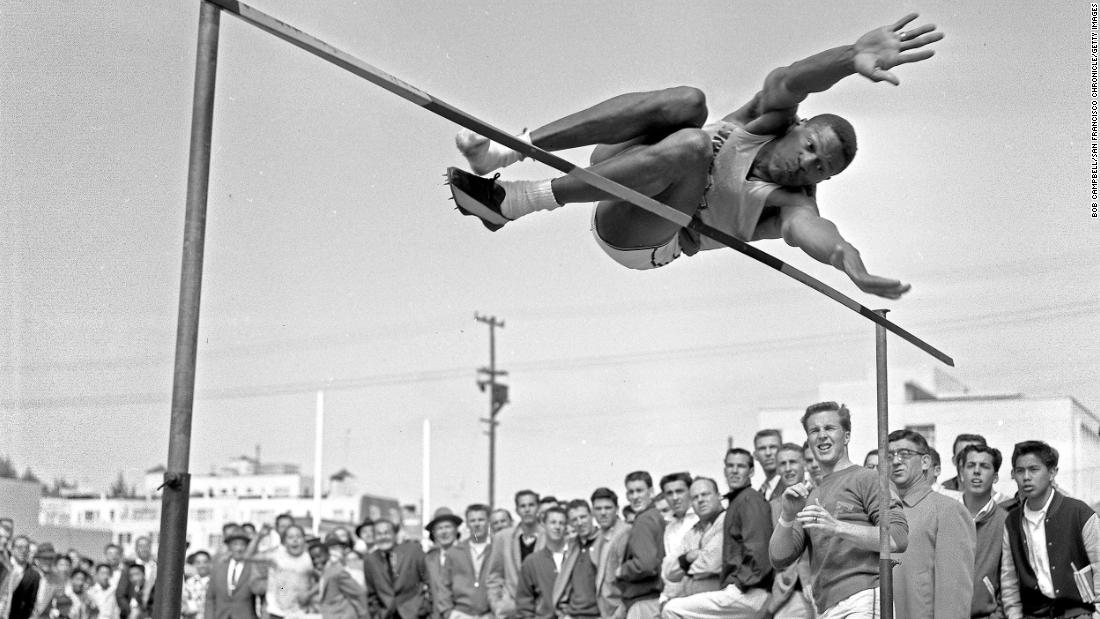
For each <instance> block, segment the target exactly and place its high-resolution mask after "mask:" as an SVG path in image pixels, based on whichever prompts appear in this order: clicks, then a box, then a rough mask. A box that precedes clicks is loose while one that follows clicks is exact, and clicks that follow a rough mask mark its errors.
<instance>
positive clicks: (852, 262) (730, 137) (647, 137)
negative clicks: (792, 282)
mask: <svg viewBox="0 0 1100 619" xmlns="http://www.w3.org/2000/svg"><path fill="white" fill-rule="evenodd" d="M916 18H917V15H916V14H910V15H907V16H905V17H903V18H901V19H899V20H898V21H897V22H895V23H893V24H891V25H888V26H883V27H880V28H875V29H874V30H871V31H870V32H868V33H866V34H864V35H863V36H861V37H859V39H857V40H856V42H855V43H854V44H851V45H844V46H841V47H836V48H833V49H829V50H826V51H824V52H821V53H818V54H814V55H813V56H810V57H808V58H805V59H803V60H799V61H797V62H795V63H793V64H791V65H789V66H786V67H780V68H778V69H775V70H774V71H772V72H771V73H770V74H769V75H768V76H767V78H766V79H765V80H764V86H763V88H762V89H761V90H760V91H759V92H758V93H756V95H755V96H754V97H753V98H752V99H751V100H750V101H749V102H748V103H746V104H745V105H743V106H742V107H741V108H739V109H738V110H736V111H734V112H733V113H731V114H728V115H727V116H725V117H724V118H722V119H721V120H720V121H718V122H714V123H710V124H706V120H707V116H708V110H707V106H706V99H705V95H704V94H703V93H702V92H701V91H699V90H698V89H695V88H691V87H683V86H681V87H676V88H669V89H665V90H660V91H653V92H639V93H630V94H624V95H620V96H618V97H614V98H612V99H609V100H607V101H604V102H602V103H598V104H596V105H595V106H593V107H590V108H588V109H586V110H583V111H580V112H577V113H575V114H571V115H569V116H566V117H564V118H561V119H559V120H555V121H553V122H551V123H549V124H547V125H544V126H542V127H539V128H538V129H535V130H534V131H531V132H524V133H522V134H520V135H519V136H517V137H518V138H519V139H520V140H522V141H524V142H526V143H528V144H532V145H533V146H536V147H538V148H541V149H543V150H547V151H556V150H563V149H568V148H576V147H581V146H591V145H595V146H596V148H595V150H594V151H593V153H592V156H591V164H592V166H591V167H590V168H589V170H590V171H591V172H593V173H595V174H598V175H600V176H602V177H604V178H607V179H609V180H611V181H614V182H617V183H620V184H622V185H625V186H626V187H628V188H631V189H634V190H636V191H638V192H640V193H642V194H644V195H645V196H649V197H652V198H654V199H656V200H658V201H660V202H663V203H665V204H667V205H669V206H670V207H672V208H674V209H676V210H677V211H679V212H681V213H683V214H684V215H686V216H687V217H690V218H691V219H692V221H693V222H694V221H698V222H701V223H702V224H705V225H707V226H709V227H711V228H715V229H718V230H722V231H724V232H727V233H729V234H732V235H733V236H734V237H736V238H738V239H740V240H742V241H756V240H761V239H777V238H782V239H783V240H785V241H786V242H787V243H788V244H789V245H791V246H794V247H798V248H799V249H801V250H802V251H804V252H805V253H807V254H808V255H809V256H810V257H812V258H814V259H815V260H818V261H819V262H822V263H825V264H830V265H832V266H833V267H835V268H837V269H839V270H841V271H843V272H844V273H845V274H846V275H847V276H848V277H849V278H850V279H851V280H852V282H853V283H855V284H856V286H858V287H859V289H860V290H862V291H864V292H867V293H870V294H875V295H878V296H881V297H886V298H889V299H898V298H900V297H901V296H902V295H903V294H905V293H906V292H908V290H909V288H910V286H909V285H908V284H904V283H902V282H901V281H899V280H896V279H890V278H885V277H879V276H876V275H872V274H870V273H868V271H867V269H866V267H865V266H864V264H863V260H862V258H861V257H860V253H859V250H857V249H856V248H855V247H854V246H853V245H852V244H851V243H849V242H848V241H846V240H845V239H844V238H843V236H841V234H840V232H839V231H838V230H837V227H836V225H835V224H833V222H831V221H830V220H828V219H826V218H824V217H822V216H821V215H820V213H819V211H818V206H817V200H816V197H815V196H816V186H817V184H818V183H819V182H821V181H824V180H827V179H829V178H831V177H832V176H834V175H835V174H838V173H840V172H841V171H843V170H844V169H845V168H846V167H847V166H848V165H849V164H850V163H851V161H852V158H853V157H854V155H855V151H856V138H855V131H854V129H853V128H852V125H851V124H850V123H849V122H848V121H846V120H845V119H843V118H841V117H839V116H836V115H833V114H821V115H818V116H814V117H813V118H809V119H802V118H800V117H799V116H798V106H799V104H800V103H801V102H802V101H804V100H805V99H806V98H807V97H808V96H809V95H810V94H812V93H816V92H823V91H825V90H827V89H829V88H830V87H832V86H833V85H834V84H836V83H837V82H839V81H840V80H841V79H843V78H845V77H847V76H849V75H855V74H859V75H862V76H864V77H865V78H867V79H869V80H871V81H872V82H889V83H891V84H894V85H898V84H899V83H900V82H899V80H898V78H897V76H896V75H894V74H893V73H892V72H891V71H890V69H892V68H894V67H896V66H899V65H902V64H906V63H911V62H919V61H922V60H926V59H928V58H930V57H932V55H933V54H934V51H933V50H931V49H927V48H926V46H928V45H930V44H931V43H934V42H936V41H939V40H940V39H942V38H943V34H942V33H941V32H938V31H937V30H936V27H935V26H934V25H931V24H925V25H922V26H917V27H914V28H912V29H909V30H906V29H905V27H906V26H907V25H908V24H909V23H911V22H912V21H913V20H915V19H916ZM921 48H925V49H921ZM455 142H456V144H457V146H458V148H459V150H460V151H461V152H462V154H463V155H464V156H465V157H466V159H467V161H468V162H469V164H470V167H471V169H472V170H473V171H474V172H475V173H476V174H487V173H489V172H492V171H494V170H497V169H499V168H502V167H505V166H508V165H510V164H512V163H515V162H517V161H519V160H521V159H522V158H523V155H522V154H521V153H519V152H517V151H515V150H512V149H511V148H508V147H506V146H503V145H501V144H498V143H496V142H493V141H490V140H489V139H488V138H484V137H482V136H480V135H478V134H477V133H474V132H472V131H470V130H468V129H467V130H464V131H462V132H460V133H459V134H458V135H457V136H456V138H455ZM447 176H448V180H449V183H450V185H451V191H452V194H453V196H454V198H455V201H456V203H457V205H458V208H459V210H460V211H461V212H462V213H463V214H466V215H474V216H477V217H479V218H480V219H481V220H482V222H483V223H484V224H485V226H486V227H487V228H489V229H490V230H498V229H500V228H501V227H503V226H504V225H505V224H506V223H508V222H509V221H512V220H515V219H518V218H520V217H523V216H525V215H528V214H530V213H532V212H535V211H540V210H552V209H556V208H558V207H560V206H563V205H566V204H570V203H578V202H597V201H598V202H599V204H598V205H597V206H596V208H595V210H594V211H593V225H592V229H593V234H594V235H595V237H596V241H597V243H598V244H599V245H600V247H601V248H602V249H603V250H604V251H605V252H606V253H607V254H608V255H609V256H611V257H612V258H613V259H614V260H615V261H616V262H619V263H620V264H622V265H624V266H626V267H629V268H633V269H651V268H656V267H660V266H664V265H666V264H668V263H669V262H672V261H673V260H675V259H676V258H678V257H679V256H680V254H681V253H685V254H688V255H693V254H695V253H696V252H698V251H700V250H707V249H714V248H716V247H722V246H724V244H723V243H720V242H718V241H716V240H713V239H711V238H708V236H707V235H700V234H699V233H698V232H697V231H696V230H694V229H692V227H690V226H684V225H682V224H680V223H676V222H673V221H671V220H669V219H667V218H664V217H660V216H657V215H655V214H653V213H651V212H649V211H646V210H643V209H641V208H638V207H637V206H635V205H634V204H631V203H630V202H627V201H625V200H622V199H619V198H616V197H615V196H613V195H611V194H609V193H608V192H605V191H604V190H602V189H599V188H597V187H594V186H592V185H590V184H588V183H585V182H583V181H582V180H579V179H578V178H576V177H575V176H574V175H565V176H559V177H557V178H553V179H548V180H542V181H507V180H500V179H499V176H500V175H499V174H497V175H496V176H494V177H493V178H491V179H487V178H482V177H481V176H476V175H474V174H470V173H468V172H466V171H464V170H460V169H457V168H450V169H448V173H447Z"/></svg>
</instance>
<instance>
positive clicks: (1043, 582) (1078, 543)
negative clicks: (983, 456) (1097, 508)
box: [1001, 441, 1100, 619]
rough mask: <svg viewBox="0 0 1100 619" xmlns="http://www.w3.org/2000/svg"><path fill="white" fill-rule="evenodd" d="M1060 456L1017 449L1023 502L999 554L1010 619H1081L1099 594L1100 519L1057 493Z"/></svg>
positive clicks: (1012, 513)
mask: <svg viewBox="0 0 1100 619" xmlns="http://www.w3.org/2000/svg"><path fill="white" fill-rule="evenodd" d="M1057 474H1058V451H1057V450H1055V449H1054V448H1053V447H1051V446H1050V445H1048V444H1046V443H1044V442H1042V441H1024V442H1022V443H1016V447H1015V449H1013V450H1012V477H1013V478H1014V479H1015V480H1016V485H1017V486H1018V487H1019V489H1020V499H1021V502H1020V503H1019V504H1017V505H1016V506H1015V507H1013V508H1012V509H1011V510H1009V512H1008V518H1007V519H1006V520H1005V533H1004V538H1003V540H1002V549H1001V585H1002V591H1001V599H1002V601H1003V603H1004V610H1005V615H1006V616H1007V617H1008V619H1020V618H1021V617H1025V616H1026V617H1080V616H1089V615H1090V614H1092V613H1095V612H1096V609H1097V604H1096V595H1097V593H1100V518H1098V516H1097V515H1096V512H1094V511H1092V509H1091V508H1090V507H1089V506H1088V505H1085V504H1084V503H1082V502H1081V501H1078V500H1077V499H1073V498H1070V497H1067V496H1065V495H1063V494H1062V493H1061V492H1058V491H1057V490H1055V489H1054V477H1055V476H1056V475H1057Z"/></svg>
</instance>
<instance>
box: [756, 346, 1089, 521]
mask: <svg viewBox="0 0 1100 619" xmlns="http://www.w3.org/2000/svg"><path fill="white" fill-rule="evenodd" d="M888 376H889V388H888V391H889V393H888V395H889V419H890V422H889V430H891V431H892V430H897V429H901V428H910V429H913V430H916V431H917V432H920V433H921V434H922V435H924V436H925V437H926V438H927V439H928V442H929V444H931V446H932V447H934V448H935V449H936V450H937V451H939V452H940V454H942V457H943V459H944V462H943V474H942V476H941V477H940V481H941V482H942V481H946V480H947V479H949V478H951V477H954V476H955V470H954V467H953V466H952V464H951V462H950V459H951V446H952V443H953V442H954V440H955V436H956V435H958V434H964V433H967V434H981V435H982V436H984V437H985V438H986V440H987V441H988V442H989V445H990V446H991V447H996V448H997V449H999V450H1001V453H1002V454H1004V463H1003V464H1002V465H1001V470H1000V481H999V483H998V484H997V485H996V489H997V490H998V491H1000V492H1002V493H1004V494H1008V495H1012V494H1014V493H1015V492H1016V485H1015V484H1014V483H1013V481H1012V476H1011V468H1012V462H1011V456H1012V448H1013V446H1014V445H1015V444H1016V443H1018V442H1020V441H1025V440H1041V441H1045V442H1047V443H1049V444H1051V445H1052V446H1053V447H1054V448H1055V449H1057V450H1058V453H1059V455H1060V461H1059V466H1058V469H1059V471H1058V476H1057V478H1056V483H1057V484H1058V486H1059V487H1060V488H1061V489H1062V490H1064V491H1065V492H1067V493H1069V494H1070V495H1072V496H1074V497H1076V498H1079V499H1081V500H1083V501H1085V502H1086V503H1088V504H1090V505H1093V504H1095V503H1096V502H1097V501H1100V417H1098V416H1097V415H1096V414H1094V413H1093V412H1092V411H1090V410H1088V409H1087V408H1085V407H1084V406H1082V405H1081V403H1080V402H1078V401H1077V400H1075V399H1073V398H1072V397H1070V396H1053V397H1027V396H1023V395H1020V394H975V393H972V392H971V391H970V389H968V388H967V387H966V386H965V385H963V384H961V383H960V382H958V381H957V380H955V379H954V378H952V377H951V376H949V375H948V374H946V373H944V372H943V371H941V370H939V369H938V368H932V369H928V370H924V371H919V372H913V371H910V372H901V371H895V372H891V373H889V374H888ZM914 377H916V378H914ZM827 400H833V401H836V402H841V403H844V404H846V405H847V406H848V409H849V410H851V412H852V441H851V443H850V444H849V445H848V453H849V455H850V456H851V458H852V460H853V461H855V462H857V463H862V462H863V457H864V456H865V455H866V454H867V452H868V451H870V450H872V449H874V448H875V447H876V446H877V440H878V439H877V434H876V423H875V419H876V393H875V377H874V374H873V371H872V373H871V374H870V375H869V376H868V377H867V378H866V379H864V380H860V381H853V382H846V383H823V384H822V385H820V386H819V388H818V397H817V399H816V400H815V401H827ZM812 403H813V402H805V403H799V405H798V406H797V407H791V408H780V409H763V410H760V411H759V412H758V413H757V427H758V428H778V429H779V430H781V431H782V432H783V437H784V440H786V441H790V442H795V443H799V444H801V443H802V442H803V441H805V440H806V433H805V431H804V430H803V429H802V425H801V423H800V419H801V417H802V413H803V412H804V411H805V407H806V406H808V405H809V404H812ZM745 442H751V435H750V436H749V437H748V440H747V441H745ZM750 448H751V447H750Z"/></svg>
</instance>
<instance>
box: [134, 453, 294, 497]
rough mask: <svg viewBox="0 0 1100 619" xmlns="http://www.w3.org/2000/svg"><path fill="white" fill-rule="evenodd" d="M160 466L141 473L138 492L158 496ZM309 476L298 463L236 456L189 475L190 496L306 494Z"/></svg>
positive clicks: (162, 473)
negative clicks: (202, 472) (212, 470)
mask: <svg viewBox="0 0 1100 619" xmlns="http://www.w3.org/2000/svg"><path fill="white" fill-rule="evenodd" d="M163 482H164V467H163V466H157V467H154V468H152V469H149V470H148V471H146V472H145V478H144V481H143V487H142V494H144V495H145V496H148V497H157V496H160V495H161V492H160V489H159V488H160V485H161V484H162V483H163ZM312 487H313V478H311V477H305V476H303V475H302V474H301V472H300V471H299V468H298V465H295V464H286V463H282V462H271V463H268V462H264V463H261V462H260V461H259V459H258V458H249V457H247V456H240V457H238V458H234V459H233V460H231V461H230V462H229V464H228V465H226V466H223V467H221V468H220V469H218V471H217V472H215V473H210V474H208V475H195V474H193V475H191V495H192V496H207V497H241V498H268V497H274V498H294V497H302V496H308V495H309V494H310V491H311V490H312Z"/></svg>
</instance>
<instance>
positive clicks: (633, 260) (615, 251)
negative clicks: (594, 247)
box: [592, 208, 681, 271]
mask: <svg viewBox="0 0 1100 619" xmlns="http://www.w3.org/2000/svg"><path fill="white" fill-rule="evenodd" d="M596 210H597V209H596V208H593V209H592V236H594V237H596V244H598V245H599V246H600V248H601V249H603V251H604V253H606V254H607V255H608V256H611V259H612V260H614V261H615V262H618V263H619V264H621V265H623V266H624V267H626V268H628V269H638V270H642V271H644V270H646V269H656V268H657V267H663V266H665V265H666V264H668V263H670V262H672V261H673V260H675V259H677V258H679V257H680V253H681V252H680V235H679V234H674V235H672V238H671V239H669V240H667V241H665V242H664V243H663V244H661V245H654V246H652V247H630V248H624V247H615V246H614V245H612V244H611V243H608V242H607V241H605V240H603V238H601V237H600V232H599V230H598V229H597V228H596Z"/></svg>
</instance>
